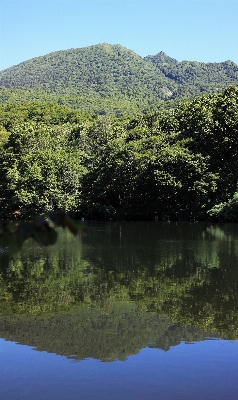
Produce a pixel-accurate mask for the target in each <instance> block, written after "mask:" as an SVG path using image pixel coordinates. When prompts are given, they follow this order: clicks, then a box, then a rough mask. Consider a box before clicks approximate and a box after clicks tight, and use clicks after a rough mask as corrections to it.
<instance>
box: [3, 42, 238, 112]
mask: <svg viewBox="0 0 238 400" xmlns="http://www.w3.org/2000/svg"><path fill="white" fill-rule="evenodd" d="M231 84H235V85H237V84H238V66H237V65H236V64H234V63H233V62H231V61H226V62H223V63H209V64H205V63H199V62H190V61H183V62H178V61H176V60H174V59H173V58H170V57H168V56H166V55H165V54H164V53H163V52H161V53H159V54H157V55H155V56H147V57H145V58H142V57H140V56H139V55H137V54H136V53H135V52H133V51H131V50H128V49H126V48H125V47H122V46H120V45H109V44H106V43H104V44H99V45H95V46H89V47H85V48H78V49H69V50H65V51H57V52H54V53H50V54H47V55H45V56H43V57H37V58H34V59H31V60H28V61H25V62H23V63H21V64H19V65H16V66H13V67H11V68H8V69H6V70H3V71H1V72H0V89H1V90H0V102H1V103H13V102H16V103H20V102H25V101H28V102H32V101H41V102H46V103H52V102H53V103H58V104H64V105H67V106H69V107H71V108H78V109H81V110H83V111H86V112H90V113H97V114H107V115H115V116H117V117H119V116H123V115H132V114H136V113H142V112H143V113H146V112H153V111H156V110H158V109H161V108H163V107H170V106H171V102H172V105H173V101H174V99H178V98H180V97H194V96H196V95H199V94H201V93H214V92H217V91H219V92H221V91H222V90H223V89H225V87H227V86H228V85H231ZM167 100H169V101H167ZM165 103H167V104H165Z"/></svg>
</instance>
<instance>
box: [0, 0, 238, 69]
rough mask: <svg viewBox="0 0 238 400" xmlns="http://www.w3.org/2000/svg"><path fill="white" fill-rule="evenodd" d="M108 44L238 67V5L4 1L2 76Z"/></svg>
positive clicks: (214, 0)
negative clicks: (56, 54)
mask: <svg viewBox="0 0 238 400" xmlns="http://www.w3.org/2000/svg"><path fill="white" fill-rule="evenodd" d="M104 42H107V43H111V44H121V45H122V46H125V47H127V48H129V49H131V50H134V51H135V52H136V53H137V54H139V55H141V56H143V57H144V56H146V55H148V54H156V53H158V52H159V51H161V50H162V51H164V52H165V53H167V54H168V55H169V56H171V57H173V58H176V59H177V60H179V61H182V60H195V61H202V62H220V61H225V60H232V61H234V62H236V63H237V64H238V0H0V70H2V69H5V68H8V67H10V66H12V65H15V64H18V63H20V62H22V61H25V60H28V59H30V58H33V57H38V56H40V55H44V54H47V53H50V52H53V51H58V50H66V49H69V48H77V47H85V46H91V45H93V44H97V43H104Z"/></svg>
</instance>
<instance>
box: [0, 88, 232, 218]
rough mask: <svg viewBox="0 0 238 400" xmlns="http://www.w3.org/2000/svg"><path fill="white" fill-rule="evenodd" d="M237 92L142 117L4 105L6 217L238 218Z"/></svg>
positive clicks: (0, 128)
mask: <svg viewBox="0 0 238 400" xmlns="http://www.w3.org/2000/svg"><path fill="white" fill-rule="evenodd" d="M237 149H238V88H237V87H235V86H230V87H228V88H227V89H226V90H225V91H224V92H223V93H222V94H214V95H209V96H201V97H198V98H196V99H194V100H192V101H187V102H184V103H182V104H180V105H178V106H177V107H175V108H173V109H170V110H167V111H166V110H164V111H162V112H158V113H155V114H148V115H145V116H141V117H137V118H124V119H117V118H115V117H107V116H95V115H94V116H90V115H88V114H86V113H82V112H79V111H76V110H71V109H69V108H67V107H64V106H59V105H53V104H52V105H46V104H40V103H32V104H30V103H26V104H21V105H2V106H1V107H0V168H1V174H2V179H1V183H0V209H1V212H2V214H1V216H2V217H3V218H6V217H9V216H16V217H19V216H28V217H29V216H32V215H34V214H36V213H42V212H44V211H47V210H54V209H59V208H60V209H64V210H66V211H67V212H70V213H72V214H74V215H77V216H82V215H83V216H85V217H86V218H99V219H110V218H112V219H155V218H156V219H157V218H159V219H165V218H166V219H167V218H173V219H179V218H180V219H190V218H198V219H207V218H213V219H222V220H224V219H228V220H238V210H237V209H238V203H237V201H238V192H237V178H238V174H237V171H238V155H237Z"/></svg>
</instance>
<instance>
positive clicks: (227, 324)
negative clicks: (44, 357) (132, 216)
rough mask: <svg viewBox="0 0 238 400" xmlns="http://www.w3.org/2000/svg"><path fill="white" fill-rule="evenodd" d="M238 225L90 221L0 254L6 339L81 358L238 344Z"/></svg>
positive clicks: (0, 308) (0, 317)
mask: <svg viewBox="0 0 238 400" xmlns="http://www.w3.org/2000/svg"><path fill="white" fill-rule="evenodd" d="M237 260H238V227H237V225H236V224H230V225H229V224H224V225H213V224H206V223H198V224H194V223H191V224H190V223H183V222H179V223H170V224H168V223H152V222H151V223H144V222H141V223H139V222H138V223H133V222H130V223H112V222H110V223H105V222H97V223H93V222H88V223H85V224H84V229H83V232H82V234H81V236H78V237H76V238H75V237H72V236H71V235H70V234H69V233H67V232H61V233H60V236H59V241H58V242H57V244H56V246H53V247H50V248H44V249H42V248H39V247H37V246H36V245H35V244H34V243H33V242H31V241H29V242H28V243H26V245H25V247H24V248H23V251H22V252H21V253H18V254H16V255H14V256H10V255H9V254H8V253H7V252H2V253H0V263H1V264H0V265H1V269H0V337H2V338H5V339H6V340H10V341H15V342H18V343H21V344H27V345H29V346H33V347H35V348H36V349H37V350H45V351H47V352H52V353H56V354H59V355H64V356H67V357H69V358H74V359H77V360H82V359H86V358H95V359H100V360H103V361H113V360H116V359H119V360H125V359H126V357H128V356H129V355H130V354H137V353H138V352H139V351H140V349H142V348H145V347H153V348H159V349H162V350H169V349H170V347H171V346H175V345H177V344H179V343H180V342H181V341H183V342H188V343H191V342H196V341H202V340H204V339H206V338H211V337H215V338H224V339H232V340H235V339H237V338H238V297H237V295H236V294H237V293H238V291H237V289H238V264H237Z"/></svg>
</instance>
